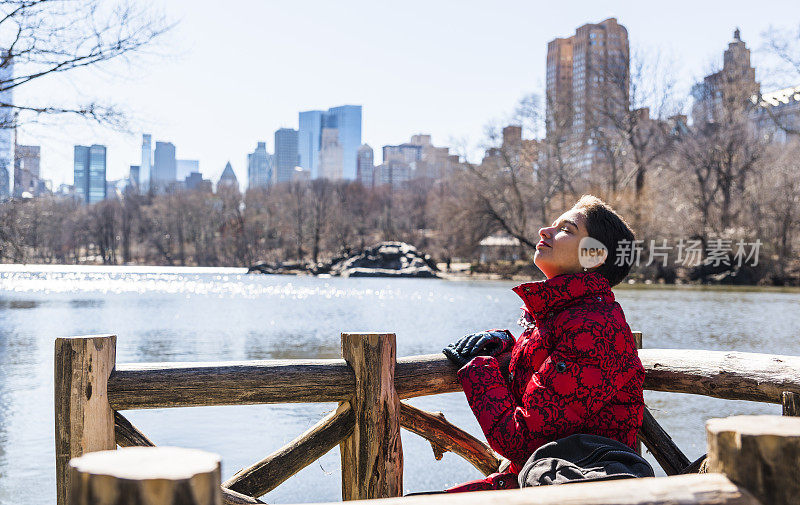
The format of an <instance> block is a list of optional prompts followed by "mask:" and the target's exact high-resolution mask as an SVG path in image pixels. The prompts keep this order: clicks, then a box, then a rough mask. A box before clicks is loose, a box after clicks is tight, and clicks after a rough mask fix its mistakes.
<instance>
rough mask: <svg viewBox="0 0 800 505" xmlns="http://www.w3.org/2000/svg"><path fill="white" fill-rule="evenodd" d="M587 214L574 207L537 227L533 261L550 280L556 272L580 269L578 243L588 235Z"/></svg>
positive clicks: (571, 271) (569, 271)
mask: <svg viewBox="0 0 800 505" xmlns="http://www.w3.org/2000/svg"><path fill="white" fill-rule="evenodd" d="M588 236H589V232H588V231H587V230H586V217H584V215H583V214H581V213H580V211H578V210H576V209H570V210H568V211H567V212H565V213H563V214H561V215H560V216H559V217H558V218H557V219H556V220H555V221H554V222H553V225H552V226H548V227H545V228H541V229H540V230H539V238H540V241H539V243H538V244H536V253H535V254H534V255H533V263H534V264H535V265H536V266H537V267H538V268H539V270H541V271H542V273H543V274H544V275H545V277H547V278H548V279H550V278H551V277H555V276H556V275H561V274H569V273H576V272H582V271H583V267H582V266H581V264H580V261H579V259H578V258H579V244H580V241H581V239H582V238H584V237H588Z"/></svg>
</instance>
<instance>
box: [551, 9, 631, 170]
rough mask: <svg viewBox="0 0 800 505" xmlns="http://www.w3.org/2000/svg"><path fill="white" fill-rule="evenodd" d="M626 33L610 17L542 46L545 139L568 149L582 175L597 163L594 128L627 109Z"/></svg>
mask: <svg viewBox="0 0 800 505" xmlns="http://www.w3.org/2000/svg"><path fill="white" fill-rule="evenodd" d="M629 87H630V47H629V44H628V30H627V29H626V28H625V27H624V26H622V25H621V24H619V23H618V22H617V20H616V19H615V18H609V19H606V20H604V21H601V22H600V23H596V24H595V23H589V24H585V25H583V26H580V27H578V29H577V30H576V31H575V35H573V36H572V37H569V38H557V39H554V40H552V41H550V42H549V43H548V45H547V89H546V118H547V123H548V124H547V135H550V136H553V135H557V136H558V137H559V138H561V139H564V140H567V139H568V142H569V143H570V145H571V152H572V153H573V154H572V155H571V157H572V158H573V159H572V161H573V162H575V163H576V165H577V166H579V167H580V168H582V169H584V170H588V169H591V167H592V166H593V165H594V164H595V163H597V162H598V161H600V159H599V158H600V156H601V154H600V152H599V149H598V148H597V145H596V144H595V143H594V142H593V141H592V137H593V136H594V134H595V131H596V129H598V128H602V127H603V126H605V125H607V124H609V123H610V122H612V120H613V118H614V117H616V116H618V115H623V114H627V113H628V111H629V109H630V91H629Z"/></svg>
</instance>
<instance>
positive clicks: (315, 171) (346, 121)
mask: <svg viewBox="0 0 800 505" xmlns="http://www.w3.org/2000/svg"><path fill="white" fill-rule="evenodd" d="M361 112H362V110H361V106H360V105H342V106H339V107H331V108H330V109H328V110H327V111H321V110H310V111H304V112H301V113H300V115H299V126H300V129H299V133H298V150H299V154H300V166H301V167H303V169H305V170H307V171H309V172H311V176H312V177H315V178H316V177H321V174H320V173H319V156H320V149H322V130H323V128H336V129H337V131H338V143H339V145H340V146H341V148H342V177H343V178H344V179H347V180H355V178H356V168H357V166H356V159H357V157H358V148H359V147H360V146H361Z"/></svg>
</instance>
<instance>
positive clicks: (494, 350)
mask: <svg viewBox="0 0 800 505" xmlns="http://www.w3.org/2000/svg"><path fill="white" fill-rule="evenodd" d="M512 347H514V337H513V336H511V333H509V332H508V330H488V331H481V332H478V333H472V334H470V335H467V336H465V337H462V338H461V339H459V340H458V341H457V342H454V343H452V344H450V345H448V346H447V347H445V348H444V349H442V353H444V355H445V356H447V358H448V359H449V360H450V361H452V362H453V363H455V364H456V365H458V366H460V367H461V366H464V365H466V364H467V363H469V362H470V360H471V359H472V358H474V357H475V356H497V355H500V354H503V353H504V352H507V351H509V350H511V348H512Z"/></svg>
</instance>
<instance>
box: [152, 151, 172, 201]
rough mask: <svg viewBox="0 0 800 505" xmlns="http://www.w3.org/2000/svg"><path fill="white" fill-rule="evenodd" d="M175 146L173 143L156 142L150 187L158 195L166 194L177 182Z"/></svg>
mask: <svg viewBox="0 0 800 505" xmlns="http://www.w3.org/2000/svg"><path fill="white" fill-rule="evenodd" d="M177 170H178V168H177V162H176V160H175V145H174V144H173V143H172V142H156V149H155V152H154V153H153V168H152V170H151V171H150V187H151V188H152V189H153V191H155V192H156V193H164V192H166V191H167V189H168V188H170V187H171V186H172V185H173V183H174V182H175V181H177V180H178V179H177Z"/></svg>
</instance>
